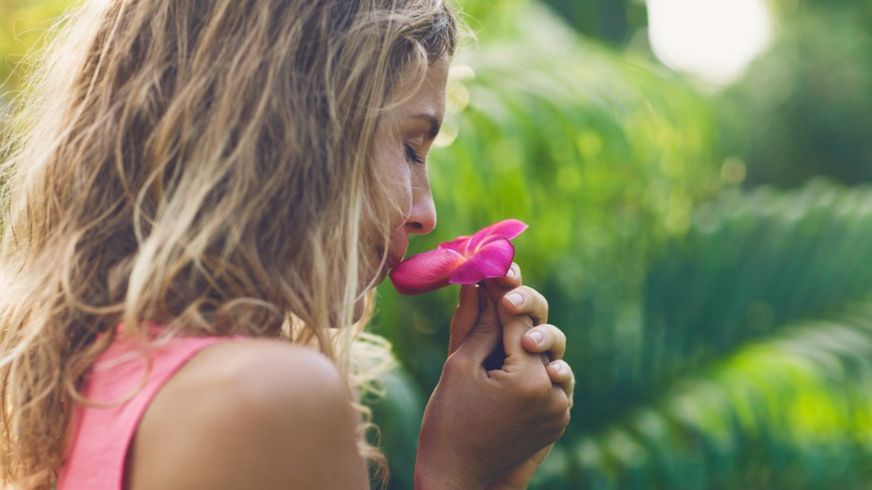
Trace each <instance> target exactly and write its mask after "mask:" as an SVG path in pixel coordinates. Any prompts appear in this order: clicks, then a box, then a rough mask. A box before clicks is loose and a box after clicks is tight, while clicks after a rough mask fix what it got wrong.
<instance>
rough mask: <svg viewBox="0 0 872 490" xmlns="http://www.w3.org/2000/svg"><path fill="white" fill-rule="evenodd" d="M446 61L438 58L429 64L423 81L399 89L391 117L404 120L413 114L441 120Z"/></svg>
mask: <svg viewBox="0 0 872 490" xmlns="http://www.w3.org/2000/svg"><path fill="white" fill-rule="evenodd" d="M448 66H449V63H448V59H447V58H446V57H442V58H439V59H438V60H436V61H434V62H433V63H431V64H430V66H429V68H428V69H427V73H426V75H425V76H424V79H423V80H421V81H420V82H419V83H418V84H415V85H414V86H412V87H409V88H405V89H402V88H401V89H400V90H399V92H400V93H399V94H398V96H397V97H396V102H397V103H396V105H391V110H389V113H391V116H393V117H396V118H400V119H402V118H404V117H408V116H411V115H415V114H430V115H433V116H434V117H436V118H437V119H439V120H440V121H441V120H442V116H443V113H444V112H445V85H446V84H447V82H448Z"/></svg>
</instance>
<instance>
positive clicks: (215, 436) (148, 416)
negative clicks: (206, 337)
mask: <svg viewBox="0 0 872 490" xmlns="http://www.w3.org/2000/svg"><path fill="white" fill-rule="evenodd" d="M349 401H350V393H349V390H348V388H347V386H345V384H344V383H343V381H342V378H341V377H340V375H339V373H338V371H337V369H336V367H335V366H334V365H333V363H332V362H331V361H330V360H329V359H327V358H326V357H325V356H323V355H322V354H320V353H317V352H314V351H312V350H310V349H306V348H304V347H301V346H297V345H293V344H289V343H286V342H282V341H277V340H263V339H251V340H243V341H236V342H222V343H220V344H216V345H213V346H210V347H208V348H206V349H204V350H203V351H201V352H200V353H198V354H197V355H196V356H194V357H193V358H192V359H191V360H190V361H189V362H188V363H187V364H186V365H185V366H184V367H183V368H181V369H180V370H179V372H178V373H176V374H175V375H174V376H173V377H172V378H171V379H170V381H168V382H167V383H166V384H165V385H164V386H163V388H162V389H161V390H160V391H159V392H158V394H157V395H156V396H155V398H154V400H153V401H152V402H151V404H150V406H149V407H148V409H147V410H146V412H145V414H144V416H143V418H142V420H141V421H140V424H139V427H138V429H137V434H136V437H135V439H134V441H133V443H132V444H131V452H130V453H129V455H128V472H127V475H128V477H127V481H128V483H129V484H128V488H129V489H131V490H140V489H148V488H166V489H175V488H178V489H183V488H184V489H197V488H204V489H205V488H209V489H235V488H240V489H241V488H263V489H279V488H348V489H357V488H361V489H362V488H368V483H367V477H366V467H365V463H364V461H363V460H362V458H361V457H360V456H359V455H358V454H357V447H356V442H355V435H354V431H355V426H356V419H355V414H354V411H353V410H352V408H351V405H350V403H349Z"/></svg>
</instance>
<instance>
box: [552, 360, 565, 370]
mask: <svg viewBox="0 0 872 490" xmlns="http://www.w3.org/2000/svg"><path fill="white" fill-rule="evenodd" d="M551 369H553V370H555V371H557V372H558V373H562V372H563V363H562V362H559V361H554V362H552V363H551Z"/></svg>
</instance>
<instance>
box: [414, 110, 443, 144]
mask: <svg viewBox="0 0 872 490" xmlns="http://www.w3.org/2000/svg"><path fill="white" fill-rule="evenodd" d="M409 117H410V119H421V120H424V121H426V122H428V123H430V132H429V133H428V136H429V137H430V139H431V140H432V139H434V138H436V135H437V134H439V129H440V128H441V127H442V122H441V121H440V120H439V118H437V117H436V116H434V115H433V114H430V113H426V112H424V113H421V114H415V115H413V116H409Z"/></svg>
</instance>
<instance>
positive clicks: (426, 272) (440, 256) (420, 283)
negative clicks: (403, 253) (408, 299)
mask: <svg viewBox="0 0 872 490" xmlns="http://www.w3.org/2000/svg"><path fill="white" fill-rule="evenodd" d="M464 260H465V258H464V257H463V255H460V254H459V253H457V252H455V251H454V250H450V249H436V250H430V251H429V252H424V253H420V254H418V255H413V256H412V257H409V258H408V259H406V260H404V261H402V262H400V263H399V264H397V266H396V267H394V268H393V270H391V275H390V277H391V282H392V283H393V284H394V287H395V288H397V291H399V292H400V294H418V293H426V292H427V291H432V290H434V289H439V288H441V287H442V286H445V285H447V284H448V278H449V277H450V276H451V273H452V272H454V269H456V268H457V266H458V265H460V264H462V263H463V261H464Z"/></svg>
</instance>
